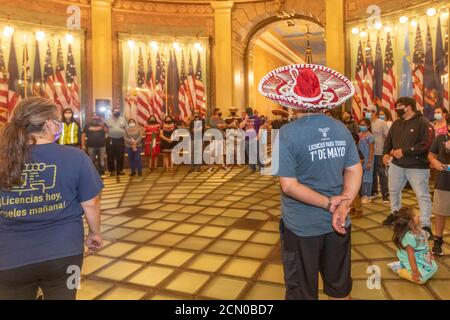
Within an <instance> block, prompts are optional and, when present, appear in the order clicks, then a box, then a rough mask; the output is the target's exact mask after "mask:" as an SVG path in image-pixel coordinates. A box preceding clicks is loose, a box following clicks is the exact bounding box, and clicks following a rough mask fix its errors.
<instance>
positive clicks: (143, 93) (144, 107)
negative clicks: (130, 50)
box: [136, 48, 150, 126]
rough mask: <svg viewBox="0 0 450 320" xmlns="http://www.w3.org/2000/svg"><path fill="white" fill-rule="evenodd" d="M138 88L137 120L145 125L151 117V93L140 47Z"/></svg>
mask: <svg viewBox="0 0 450 320" xmlns="http://www.w3.org/2000/svg"><path fill="white" fill-rule="evenodd" d="M137 76H138V79H137V80H138V89H137V97H136V98H137V100H136V102H137V122H138V123H139V124H140V125H141V126H144V125H146V124H147V119H148V118H149V117H150V104H149V100H150V94H149V93H148V91H149V90H148V88H147V85H146V79H145V70H144V58H143V56H142V49H141V48H139V56H138V73H137Z"/></svg>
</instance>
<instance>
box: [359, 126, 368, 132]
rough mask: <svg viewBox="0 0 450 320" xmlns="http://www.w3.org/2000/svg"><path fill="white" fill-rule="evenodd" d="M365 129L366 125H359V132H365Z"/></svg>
mask: <svg viewBox="0 0 450 320" xmlns="http://www.w3.org/2000/svg"><path fill="white" fill-rule="evenodd" d="M367 130H368V128H367V127H365V126H359V131H361V132H366V131H367Z"/></svg>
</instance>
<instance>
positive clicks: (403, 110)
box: [396, 109, 406, 118]
mask: <svg viewBox="0 0 450 320" xmlns="http://www.w3.org/2000/svg"><path fill="white" fill-rule="evenodd" d="M396 112H397V115H398V117H399V118H403V116H404V115H405V112H406V111H405V109H397V110H396Z"/></svg>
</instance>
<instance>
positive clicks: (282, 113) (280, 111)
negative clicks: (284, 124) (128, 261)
mask: <svg viewBox="0 0 450 320" xmlns="http://www.w3.org/2000/svg"><path fill="white" fill-rule="evenodd" d="M272 114H274V115H276V116H289V112H287V111H286V110H283V109H275V110H272Z"/></svg>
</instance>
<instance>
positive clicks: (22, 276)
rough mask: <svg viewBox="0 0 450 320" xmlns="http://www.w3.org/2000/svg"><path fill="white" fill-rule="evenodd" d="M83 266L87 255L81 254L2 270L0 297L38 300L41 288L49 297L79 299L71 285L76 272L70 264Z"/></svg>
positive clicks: (0, 273) (53, 298)
mask: <svg viewBox="0 0 450 320" xmlns="http://www.w3.org/2000/svg"><path fill="white" fill-rule="evenodd" d="M82 265H83V255H78V256H72V257H66V258H61V259H55V260H49V261H45V262H41V263H36V264H31V265H28V266H24V267H20V268H15V269H11V270H6V271H0V300H35V299H36V297H37V293H38V289H39V287H40V288H41V289H42V292H43V293H44V299H45V300H75V298H76V295H77V290H76V289H70V288H69V287H68V285H67V282H68V280H69V283H71V284H72V283H73V282H72V281H70V280H71V279H69V277H71V276H72V277H73V275H74V273H73V271H71V270H68V267H69V266H78V268H79V270H81V266H82ZM68 271H69V273H68Z"/></svg>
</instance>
